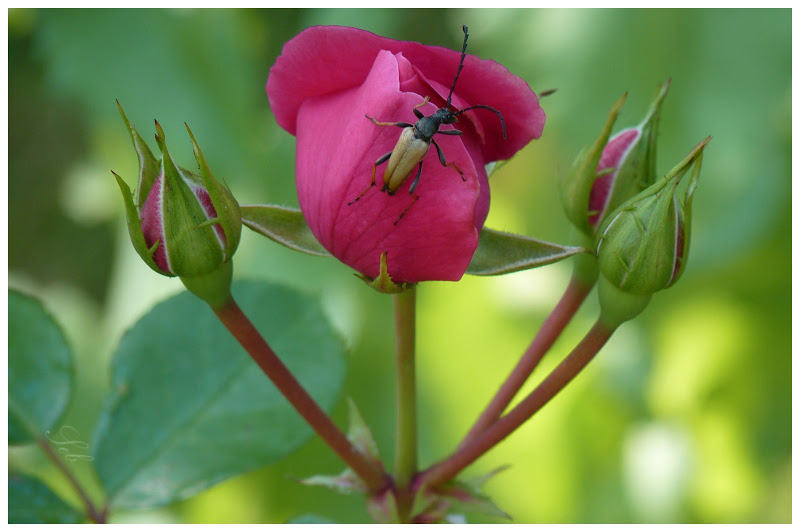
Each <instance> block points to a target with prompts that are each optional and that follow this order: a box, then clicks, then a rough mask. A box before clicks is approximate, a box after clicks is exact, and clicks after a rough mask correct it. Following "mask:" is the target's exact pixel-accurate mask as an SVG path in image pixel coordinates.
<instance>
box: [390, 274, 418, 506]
mask: <svg viewBox="0 0 800 532" xmlns="http://www.w3.org/2000/svg"><path fill="white" fill-rule="evenodd" d="M393 302H394V326H395V351H396V367H397V445H396V447H395V462H394V465H395V467H394V474H395V483H396V486H397V490H398V493H403V492H404V491H406V490H407V488H408V487H409V485H410V484H411V481H412V479H413V478H414V476H415V475H416V474H417V397H416V382H415V379H416V372H415V367H414V366H415V362H414V336H415V312H416V309H415V306H416V288H410V289H409V290H406V291H404V292H400V293H399V294H395V295H394V296H393ZM401 515H403V512H401Z"/></svg>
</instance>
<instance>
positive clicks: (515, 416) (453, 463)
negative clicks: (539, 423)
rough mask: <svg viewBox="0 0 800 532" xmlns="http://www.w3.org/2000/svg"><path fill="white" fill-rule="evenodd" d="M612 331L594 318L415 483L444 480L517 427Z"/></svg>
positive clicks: (547, 398) (589, 356) (584, 361)
mask: <svg viewBox="0 0 800 532" xmlns="http://www.w3.org/2000/svg"><path fill="white" fill-rule="evenodd" d="M613 332H614V328H612V327H609V326H607V325H605V324H604V323H603V322H601V321H600V320H598V321H597V322H596V323H595V324H594V326H593V327H592V329H591V330H590V331H589V332H588V333H587V334H586V336H584V338H583V340H581V342H580V343H579V344H578V345H577V347H575V349H573V351H572V352H571V353H570V354H569V356H567V358H565V359H564V360H563V361H562V362H561V364H559V365H558V367H556V369H554V370H553V371H552V372H551V373H550V375H548V376H547V378H546V379H545V380H544V381H542V383H541V384H540V385H539V386H538V387H537V388H536V389H535V390H533V391H532V392H531V393H530V394H529V395H528V396H527V397H526V398H525V399H524V400H523V401H522V402H521V403H520V404H519V405H517V406H516V407H515V408H514V409H513V410H511V412H509V413H508V414H507V415H505V416H503V417H502V418H500V419H499V420H498V421H496V422H495V423H494V425H492V426H491V427H489V428H488V429H486V430H485V431H483V432H482V433H480V434H478V435H477V436H475V437H474V438H473V439H472V440H470V441H469V442H467V444H466V445H464V446H463V447H462V448H461V449H459V450H458V451H456V452H455V453H454V454H452V455H451V456H450V457H449V458H447V459H445V460H443V461H442V462H439V463H438V464H435V465H434V466H432V467H431V468H429V469H428V470H427V471H424V472H423V473H421V475H420V476H419V478H418V480H417V482H416V485H417V486H419V487H420V488H422V487H424V486H427V487H433V486H438V485H440V484H442V483H444V482H447V481H448V480H450V479H452V478H454V477H455V476H456V475H458V474H459V473H460V472H461V471H462V470H463V469H464V468H465V467H467V466H468V465H470V464H471V463H472V462H474V461H475V460H476V459H478V458H479V457H480V456H481V455H483V454H484V453H485V452H486V451H488V450H489V449H491V448H492V447H494V446H495V445H497V444H498V443H499V442H500V441H502V440H503V439H505V437H506V436H508V435H509V434H511V433H512V432H514V431H515V430H516V429H518V428H519V427H520V425H522V424H523V423H524V422H525V421H527V420H528V419H530V418H531V416H533V415H534V414H535V413H536V412H538V411H539V410H540V409H541V408H542V407H543V406H544V405H546V404H547V403H548V401H550V399H552V398H553V397H555V395H556V394H557V393H558V392H560V391H561V390H563V389H564V387H565V386H566V385H567V384H569V382H570V381H571V380H572V379H573V378H574V377H575V376H576V375H577V374H578V373H580V371H581V370H582V369H583V368H585V367H586V365H587V364H588V363H589V362H590V361H591V360H592V359H593V358H594V356H595V355H596V354H597V352H598V351H600V348H602V347H603V345H605V343H606V342H607V341H608V339H609V338H610V337H611V335H612V334H613Z"/></svg>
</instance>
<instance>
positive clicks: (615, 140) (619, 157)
mask: <svg viewBox="0 0 800 532" xmlns="http://www.w3.org/2000/svg"><path fill="white" fill-rule="evenodd" d="M640 134H641V131H640V130H639V129H638V128H635V127H634V128H630V129H623V130H622V131H620V132H619V133H617V134H616V135H614V136H613V137H612V138H611V140H609V141H608V144H606V147H605V148H603V154H602V155H601V156H600V162H599V163H598V164H597V172H598V173H600V172H602V171H603V170H607V169H609V168H617V167H618V166H619V165H620V164H621V163H622V161H623V160H624V159H625V157H626V156H627V155H628V151H629V150H630V148H631V146H633V144H634V143H635V142H636V139H638V138H639V135H640ZM616 176H617V171H616V170H614V171H613V172H611V173H609V174H606V175H604V176H602V177H598V178H597V179H595V181H594V184H593V185H592V192H591V196H590V198H589V211H590V212H594V213H595V214H593V215H591V216H590V217H589V223H590V224H592V225H594V224H596V223H597V222H598V221H599V220H601V219H602V215H603V211H604V210H605V207H606V203H607V200H608V194H609V193H610V191H611V187H612V185H613V184H614V178H615V177H616Z"/></svg>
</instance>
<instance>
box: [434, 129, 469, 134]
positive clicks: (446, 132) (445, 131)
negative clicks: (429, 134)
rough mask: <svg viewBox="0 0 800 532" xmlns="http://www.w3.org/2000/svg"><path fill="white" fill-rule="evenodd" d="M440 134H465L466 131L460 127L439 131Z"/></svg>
mask: <svg viewBox="0 0 800 532" xmlns="http://www.w3.org/2000/svg"><path fill="white" fill-rule="evenodd" d="M438 133H439V134H440V135H463V134H464V132H463V131H460V130H458V129H446V130H444V131H438Z"/></svg>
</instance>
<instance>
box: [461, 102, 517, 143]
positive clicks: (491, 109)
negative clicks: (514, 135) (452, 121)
mask: <svg viewBox="0 0 800 532" xmlns="http://www.w3.org/2000/svg"><path fill="white" fill-rule="evenodd" d="M472 109H488V110H489V111H491V112H493V113H494V114H496V115H497V116H498V117H499V118H500V126H501V127H502V128H503V139H505V138H506V121H505V119H503V115H502V114H501V113H500V111H498V110H497V109H495V108H494V107H489V106H488V105H473V106H472V107H467V108H466V109H462V110H460V111H456V112H455V113H453V114H454V115H455V116H458V115H460V114H461V113H463V112H465V111H470V110H472Z"/></svg>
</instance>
